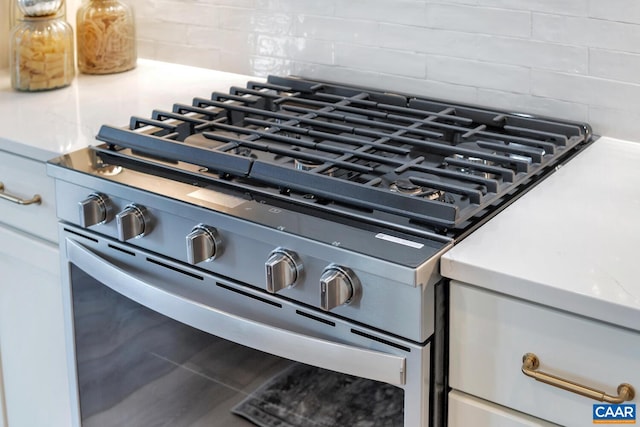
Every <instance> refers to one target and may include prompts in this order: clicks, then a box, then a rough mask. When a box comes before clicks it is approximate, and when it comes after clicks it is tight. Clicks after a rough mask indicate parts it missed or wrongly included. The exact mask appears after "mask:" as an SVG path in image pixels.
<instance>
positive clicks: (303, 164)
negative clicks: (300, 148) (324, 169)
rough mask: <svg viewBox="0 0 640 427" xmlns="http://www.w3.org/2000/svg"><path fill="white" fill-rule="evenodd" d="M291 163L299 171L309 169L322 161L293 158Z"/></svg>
mask: <svg viewBox="0 0 640 427" xmlns="http://www.w3.org/2000/svg"><path fill="white" fill-rule="evenodd" d="M293 164H294V166H295V168H296V169H297V170H300V171H310V170H312V169H315V168H317V167H319V166H322V163H318V162H312V161H310V160H303V159H293Z"/></svg>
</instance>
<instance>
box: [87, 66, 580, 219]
mask: <svg viewBox="0 0 640 427" xmlns="http://www.w3.org/2000/svg"><path fill="white" fill-rule="evenodd" d="M591 137H592V135H591V129H590V127H589V126H588V125H587V124H583V123H572V122H567V121H560V120H554V119H548V118H537V117H531V116H526V115H521V114H510V113H505V112H500V111H494V110H490V109H485V108H479V107H472V106H465V105H455V104H452V103H449V102H445V101H440V100H432V99H426V98H420V97H414V96H408V95H400V94H391V93H385V92H380V91H376V90H369V89H361V88H356V87H346V86H341V85H338V84H333V83H325V82H318V81H310V80H305V79H299V78H294V77H275V76H271V77H269V78H268V80H267V82H266V83H258V82H249V83H248V84H247V87H246V88H240V87H232V88H231V90H230V92H229V93H219V92H214V93H213V94H212V96H211V97H210V98H209V99H205V98H195V99H194V100H193V102H192V104H191V105H184V104H175V105H174V107H173V110H172V111H170V112H168V111H160V110H156V111H153V113H152V115H151V118H139V117H132V119H131V122H130V124H129V126H128V128H118V127H113V126H107V125H105V126H103V127H102V128H101V129H100V132H99V134H98V136H97V138H98V140H101V141H103V142H106V143H107V145H106V146H105V147H103V148H102V150H103V151H104V150H108V151H110V152H112V153H119V155H125V153H126V155H129V156H132V157H133V156H134V154H136V155H141V157H143V158H145V162H152V163H153V162H154V161H155V163H156V164H157V165H158V166H161V165H162V164H163V163H164V164H166V163H167V162H168V163H173V164H179V163H187V164H192V165H197V166H198V167H199V168H200V171H202V174H203V176H207V174H209V175H211V176H213V175H215V176H217V177H218V178H219V179H224V180H225V181H226V182H227V183H231V184H233V183H234V182H237V183H241V184H242V188H243V190H244V191H246V190H247V188H249V189H250V188H252V187H253V188H255V190H256V191H263V190H261V189H263V188H265V187H271V188H274V189H277V192H275V193H277V194H278V197H280V198H284V199H286V198H291V199H293V198H292V197H291V196H292V195H295V194H299V195H304V197H305V198H306V199H315V200H322V201H323V203H324V205H329V204H331V203H334V204H336V206H342V205H344V206H351V207H354V208H357V209H361V210H364V211H370V212H381V213H384V214H390V215H392V216H398V217H402V218H406V219H409V220H411V221H417V222H419V223H422V224H430V225H433V226H436V227H445V228H452V227H453V228H456V227H458V228H459V227H461V226H463V224H465V223H468V221H469V220H471V219H473V218H474V217H477V216H479V215H482V213H483V212H486V210H487V209H488V208H490V207H492V206H496V205H500V204H501V203H503V202H504V201H507V200H508V199H509V198H510V197H511V195H513V194H514V193H516V192H517V191H519V189H520V187H523V186H526V185H527V183H529V182H530V181H531V180H532V177H536V176H537V175H539V174H541V173H543V172H545V171H548V170H549V169H550V168H552V167H553V166H554V165H556V164H558V163H560V162H561V161H563V159H565V158H567V157H568V156H570V153H572V152H574V151H575V150H577V149H579V148H580V145H583V144H584V143H586V142H588V141H589V140H590V139H591ZM154 159H155V160H154ZM336 206H332V209H333V210H334V211H335V209H336ZM348 214H349V209H345V215H348Z"/></svg>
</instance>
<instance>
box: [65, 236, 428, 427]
mask: <svg viewBox="0 0 640 427" xmlns="http://www.w3.org/2000/svg"><path fill="white" fill-rule="evenodd" d="M61 237H62V238H61V242H62V243H61V245H62V251H61V252H62V253H63V254H64V255H63V257H64V259H63V267H64V268H63V279H64V282H65V283H64V292H65V303H66V304H67V307H66V313H67V319H66V326H67V346H68V351H69V354H70V357H69V359H70V361H69V365H70V366H69V367H70V372H72V378H71V388H72V390H73V391H74V392H75V393H76V394H77V399H75V400H73V405H74V408H73V409H74V413H75V414H77V417H76V419H75V423H76V426H80V425H82V426H85V427H86V426H100V427H108V426H119V427H122V426H132V427H133V426H136V427H137V426H145V427H146V426H172V427H176V426H200V425H201V426H221V427H222V426H224V427H230V426H252V425H260V426H276V425H277V426H298V425H299V426H313V425H318V426H331V425H357V424H355V422H364V424H362V425H371V426H375V425H399V426H402V425H404V426H405V427H409V426H411V427H414V426H425V427H426V426H427V425H428V422H427V419H428V406H429V405H428V388H429V382H428V378H429V375H428V373H429V345H428V344H426V345H418V344H415V343H409V342H406V341H403V340H399V339H397V338H395V337H390V336H386V335H384V334H381V333H380V332H378V331H374V330H369V329H367V328H366V327H362V326H360V325H354V324H351V323H349V322H348V321H345V320H343V319H337V318H333V317H331V316H328V315H327V314H325V313H323V312H320V311H317V310H314V309H311V308H309V307H304V306H299V305H296V304H294V303H292V302H290V301H286V300H282V299H278V298H276V297H274V296H272V295H270V294H268V293H266V292H263V291H261V290H260V289H257V288H254V287H251V286H247V285H246V284H242V283H237V282H234V281H233V280H231V279H229V278H222V277H216V276H213V275H211V274H210V273H208V272H204V271H203V270H199V269H197V268H193V267H191V266H188V265H184V264H182V263H177V262H173V261H171V260H168V259H165V258H162V257H160V256H157V255H154V254H151V253H147V252H143V251H140V250H139V249H137V248H135V247H133V246H131V245H127V244H124V243H121V242H115V241H111V240H109V239H105V238H104V237H102V236H99V235H94V234H89V233H87V231H86V230H82V229H76V228H74V227H71V226H67V225H63V226H61ZM363 417H364V418H366V417H370V421H371V423H369V424H367V422H369V421H368V420H366V419H363ZM358 418H359V419H358Z"/></svg>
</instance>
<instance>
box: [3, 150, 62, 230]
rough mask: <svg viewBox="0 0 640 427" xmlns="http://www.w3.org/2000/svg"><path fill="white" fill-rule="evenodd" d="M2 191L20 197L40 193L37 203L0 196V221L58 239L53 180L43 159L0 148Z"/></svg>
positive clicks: (26, 197) (29, 197) (28, 196)
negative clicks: (38, 159) (39, 160)
mask: <svg viewBox="0 0 640 427" xmlns="http://www.w3.org/2000/svg"><path fill="white" fill-rule="evenodd" d="M0 182H2V184H3V185H4V190H3V192H4V193H6V194H10V195H12V196H15V197H19V198H21V199H27V200H28V199H31V198H32V197H33V196H34V195H35V194H39V195H40V197H41V199H42V201H41V203H40V204H32V205H19V204H17V203H13V202H11V201H8V200H4V199H0V222H1V223H4V224H8V225H10V226H12V227H15V228H18V229H20V230H23V231H25V232H27V233H30V234H33V235H35V236H37V237H40V238H42V239H46V240H49V241H51V242H57V241H58V232H57V227H56V222H57V220H56V210H55V200H54V194H55V191H54V181H53V179H52V178H50V177H48V176H47V171H46V165H45V164H44V163H42V162H38V161H35V160H30V159H26V158H24V157H20V156H16V155H14V154H11V153H8V152H6V151H0Z"/></svg>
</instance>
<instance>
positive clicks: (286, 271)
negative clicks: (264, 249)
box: [264, 248, 302, 294]
mask: <svg viewBox="0 0 640 427" xmlns="http://www.w3.org/2000/svg"><path fill="white" fill-rule="evenodd" d="M264 267H265V270H266V273H267V291H268V292H271V293H272V294H273V293H276V292H278V291H280V290H282V289H285V288H291V287H293V286H295V284H296V281H297V280H298V279H299V278H300V276H301V274H302V263H301V262H300V259H299V258H298V255H297V254H296V253H295V252H292V251H288V250H286V249H283V248H277V249H276V250H274V251H273V252H271V254H270V255H269V259H268V260H267V262H265V263H264Z"/></svg>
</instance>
